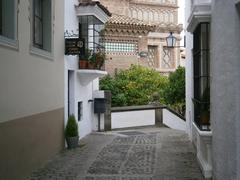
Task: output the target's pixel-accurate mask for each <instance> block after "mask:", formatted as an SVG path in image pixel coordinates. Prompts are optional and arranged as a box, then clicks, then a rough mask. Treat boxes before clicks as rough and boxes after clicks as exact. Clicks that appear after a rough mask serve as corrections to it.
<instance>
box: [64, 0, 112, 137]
mask: <svg viewBox="0 0 240 180" xmlns="http://www.w3.org/2000/svg"><path fill="white" fill-rule="evenodd" d="M110 15H111V14H110V13H109V12H108V10H107V9H106V8H105V7H104V6H102V5H101V4H100V3H99V2H93V1H78V0H66V1H65V38H76V37H80V38H83V39H84V41H85V42H84V43H85V49H89V50H91V51H93V52H95V51H97V49H98V48H101V47H102V44H101V38H100V35H99V32H100V31H101V29H103V27H104V23H105V22H106V21H107V20H108V18H109V17H110ZM83 58H86V57H83ZM81 60H82V59H81V55H80V56H79V55H77V56H72V55H66V56H65V122H67V119H68V116H69V115H70V114H74V115H75V117H76V119H77V121H78V125H79V136H80V138H82V137H84V136H86V135H87V134H89V133H90V132H92V131H96V130H98V118H97V115H95V114H94V109H93V100H94V98H104V92H100V91H99V77H102V76H104V75H106V74H107V72H106V71H104V70H103V69H100V70H99V69H98V68H88V67H87V68H86V69H83V68H82V67H80V66H79V63H80V61H81ZM101 121H102V122H101V124H102V125H101V129H103V115H102V116H101Z"/></svg>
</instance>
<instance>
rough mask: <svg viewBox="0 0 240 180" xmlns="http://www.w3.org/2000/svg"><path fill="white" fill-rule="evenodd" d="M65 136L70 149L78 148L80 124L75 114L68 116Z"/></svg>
mask: <svg viewBox="0 0 240 180" xmlns="http://www.w3.org/2000/svg"><path fill="white" fill-rule="evenodd" d="M65 137H66V141H67V146H68V148H69V149H72V148H76V147H77V146H78V140H79V136H78V124H77V122H76V118H75V116H74V115H70V116H69V118H68V121H67V125H66V129H65Z"/></svg>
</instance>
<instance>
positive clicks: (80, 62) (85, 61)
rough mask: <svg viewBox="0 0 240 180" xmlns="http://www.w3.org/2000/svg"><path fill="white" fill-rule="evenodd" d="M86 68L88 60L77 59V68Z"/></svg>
mask: <svg viewBox="0 0 240 180" xmlns="http://www.w3.org/2000/svg"><path fill="white" fill-rule="evenodd" d="M87 68H88V60H82V59H80V60H79V69H87Z"/></svg>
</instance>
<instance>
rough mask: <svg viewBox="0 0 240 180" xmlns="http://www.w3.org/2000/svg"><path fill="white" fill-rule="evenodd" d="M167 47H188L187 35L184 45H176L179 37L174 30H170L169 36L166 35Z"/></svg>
mask: <svg viewBox="0 0 240 180" xmlns="http://www.w3.org/2000/svg"><path fill="white" fill-rule="evenodd" d="M166 42H167V46H166V47H167V48H178V47H186V37H185V36H184V46H176V42H177V38H176V37H175V36H173V32H170V34H169V36H168V37H166Z"/></svg>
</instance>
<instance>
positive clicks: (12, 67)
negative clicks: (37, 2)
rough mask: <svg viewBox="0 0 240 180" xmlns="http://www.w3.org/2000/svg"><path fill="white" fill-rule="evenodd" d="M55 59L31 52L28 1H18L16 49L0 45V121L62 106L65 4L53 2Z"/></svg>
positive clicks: (61, 0) (61, 1)
mask: <svg viewBox="0 0 240 180" xmlns="http://www.w3.org/2000/svg"><path fill="white" fill-rule="evenodd" d="M54 5H55V6H54V13H55V14H54V22H53V23H54V26H53V28H54V29H53V32H54V38H53V39H54V42H53V43H54V44H53V47H54V52H53V54H54V58H53V59H51V60H49V59H46V58H43V57H40V56H36V55H33V54H31V53H30V34H31V33H30V26H31V23H30V20H29V15H30V12H29V10H30V8H29V1H19V5H18V8H19V13H18V33H17V34H18V43H19V48H17V49H15V50H14V49H10V48H6V47H5V46H0V84H1V87H0V122H4V121H8V120H12V119H16V118H20V117H25V116H29V115H33V114H37V113H41V112H46V111H51V110H55V109H58V108H63V107H64V96H63V95H64V81H63V79H64V59H63V56H64V37H63V32H64V29H63V27H64V13H62V12H63V11H64V3H63V0H60V1H55V3H54Z"/></svg>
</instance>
